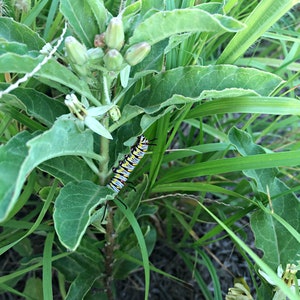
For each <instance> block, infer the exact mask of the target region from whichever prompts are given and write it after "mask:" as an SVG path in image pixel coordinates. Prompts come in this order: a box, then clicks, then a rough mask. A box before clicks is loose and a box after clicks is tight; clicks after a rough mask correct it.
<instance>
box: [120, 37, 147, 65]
mask: <svg viewBox="0 0 300 300" xmlns="http://www.w3.org/2000/svg"><path fill="white" fill-rule="evenodd" d="M150 50H151V46H150V45H149V44H148V43H146V42H141V43H138V44H135V45H133V46H131V47H130V48H129V49H128V50H127V51H126V53H125V56H124V58H125V60H126V61H127V62H128V64H129V65H131V66H135V65H136V64H138V63H140V62H141V61H142V60H143V59H144V58H145V57H146V56H147V55H148V53H149V52H150Z"/></svg>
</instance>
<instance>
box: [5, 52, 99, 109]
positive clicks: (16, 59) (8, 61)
mask: <svg viewBox="0 0 300 300" xmlns="http://www.w3.org/2000/svg"><path fill="white" fill-rule="evenodd" d="M43 58H44V57H43V56H39V57H37V58H33V57H31V56H27V55H23V56H22V55H17V54H14V53H6V54H3V55H2V56H1V64H0V73H9V72H15V73H29V72H31V71H32V70H33V69H34V68H35V67H36V66H37V65H38V64H39V63H41V61H42V60H43ZM36 76H40V77H41V78H45V79H49V80H52V81H54V82H58V83H60V84H62V85H64V86H66V87H68V88H69V89H70V90H74V91H76V92H78V93H79V94H81V95H83V96H86V97H87V98H88V99H90V100H91V101H93V102H94V103H98V100H97V99H96V98H95V97H94V96H93V95H92V94H91V92H90V90H89V87H88V84H87V83H86V82H85V81H84V80H82V79H80V78H78V77H77V76H76V75H74V73H72V72H71V71H70V70H69V69H68V68H67V67H66V66H63V65H62V64H60V63H58V62H57V61H55V60H52V59H51V60H49V61H48V62H47V63H46V64H45V65H43V67H42V69H41V70H40V71H39V72H37V73H36Z"/></svg>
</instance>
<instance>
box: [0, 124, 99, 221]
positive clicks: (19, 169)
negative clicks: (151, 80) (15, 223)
mask: <svg viewBox="0 0 300 300" xmlns="http://www.w3.org/2000/svg"><path fill="white" fill-rule="evenodd" d="M17 143H18V144H20V142H19V141H18V142H17ZM9 145H10V144H8V145H7V147H10V146H9ZM26 146H27V147H29V151H28V153H27V152H25V149H26ZM26 146H25V143H22V146H21V145H19V147H21V148H20V149H22V154H23V155H22V156H21V157H19V158H18V157H16V158H15V159H14V158H13V157H10V156H9V155H8V154H6V148H4V147H3V148H4V149H3V148H2V151H3V154H2V158H1V162H5V163H3V164H2V165H3V166H4V167H5V168H4V169H3V171H2V172H3V174H4V175H3V180H4V181H3V182H4V185H5V186H6V189H4V191H3V192H2V195H1V210H0V221H3V220H4V219H5V218H6V216H7V215H8V214H9V212H10V211H11V209H12V208H13V206H14V205H15V203H16V201H17V199H18V196H19V194H20V192H21V189H22V187H23V184H24V182H25V180H26V178H27V176H28V174H29V173H30V172H31V171H32V170H33V169H34V168H35V167H37V166H38V165H39V164H41V163H43V162H44V161H46V160H48V159H51V158H54V157H58V156H65V155H80V156H87V157H93V158H96V155H95V154H94V152H93V134H92V132H91V131H90V130H85V131H82V132H81V131H79V129H78V128H77V126H76V124H75V123H74V122H73V121H70V120H57V121H56V122H55V123H54V125H53V127H52V128H51V129H50V130H48V131H46V132H44V133H43V134H41V135H39V136H37V137H35V138H33V139H31V140H30V141H28V142H27V144H26ZM14 148H16V149H18V148H17V146H16V145H15V147H14ZM15 152H16V150H11V151H8V152H7V153H11V154H10V155H12V154H13V153H15ZM17 153H18V152H17ZM19 156H20V154H19ZM24 156H25V157H24ZM24 158H25V159H24ZM16 163H17V164H16ZM10 168H12V169H13V170H14V172H12V173H11V174H10V176H7V175H5V174H6V173H7V172H8V171H7V170H10ZM4 185H1V188H2V186H4Z"/></svg>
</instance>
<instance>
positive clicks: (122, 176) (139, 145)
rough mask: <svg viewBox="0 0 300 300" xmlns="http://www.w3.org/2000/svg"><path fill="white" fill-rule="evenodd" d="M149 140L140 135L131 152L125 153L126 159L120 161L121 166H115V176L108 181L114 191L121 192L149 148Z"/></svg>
mask: <svg viewBox="0 0 300 300" xmlns="http://www.w3.org/2000/svg"><path fill="white" fill-rule="evenodd" d="M148 146H149V141H148V140H147V139H146V137H145V136H144V135H141V136H139V137H138V140H137V142H136V144H135V145H134V146H133V147H132V148H131V150H130V153H129V154H127V155H125V157H124V159H123V160H121V161H120V162H119V166H118V167H116V168H113V172H114V174H115V175H114V177H113V178H112V179H111V181H110V182H109V183H108V185H107V186H108V187H110V188H111V189H112V190H113V191H114V192H116V193H119V192H120V190H121V189H122V188H123V186H124V184H125V182H126V181H127V179H128V177H129V175H130V173H131V172H132V171H133V169H134V168H135V167H136V165H137V164H138V163H139V162H140V160H141V159H142V158H143V157H144V155H145V153H146V152H147V150H148Z"/></svg>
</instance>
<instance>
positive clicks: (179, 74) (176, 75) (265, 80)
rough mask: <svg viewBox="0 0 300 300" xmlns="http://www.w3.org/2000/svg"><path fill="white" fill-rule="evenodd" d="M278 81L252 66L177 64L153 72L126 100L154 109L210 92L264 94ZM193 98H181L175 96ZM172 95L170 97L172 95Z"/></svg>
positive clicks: (213, 94)
mask: <svg viewBox="0 0 300 300" xmlns="http://www.w3.org/2000/svg"><path fill="white" fill-rule="evenodd" d="M281 82H282V79H281V78H280V77H278V76H276V75H273V74H271V73H267V72H263V71H259V70H256V69H252V68H239V67H236V66H230V65H223V66H213V65H212V66H204V67H203V66H191V67H179V68H176V69H172V70H170V71H166V72H164V73H161V74H158V75H157V76H154V77H153V79H152V81H151V86H150V91H149V92H147V95H145V92H143V93H140V94H138V95H137V96H136V97H135V98H134V99H133V100H132V102H131V103H130V104H131V105H137V106H139V107H143V108H144V109H145V110H146V112H148V113H154V112H156V111H157V110H159V109H160V108H161V107H164V106H168V105H171V104H172V105H175V104H185V103H189V102H191V101H200V100H201V99H205V98H207V97H210V96H217V98H219V97H220V96H221V92H222V91H223V92H224V95H228V94H230V92H231V96H237V95H242V94H245V93H246V94H248V95H249V94H250V95H251V94H252V93H256V94H259V95H261V96H268V95H269V94H270V93H271V92H272V91H274V89H275V88H276V87H277V86H278V85H279V84H280V83H281ZM176 95H182V96H184V97H191V98H195V100H192V99H186V100H185V99H184V98H183V97H182V98H180V97H177V98H176ZM172 97H174V98H172Z"/></svg>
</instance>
